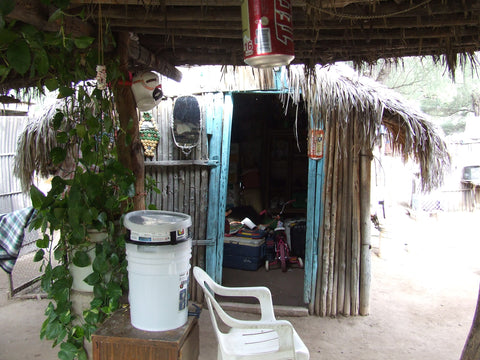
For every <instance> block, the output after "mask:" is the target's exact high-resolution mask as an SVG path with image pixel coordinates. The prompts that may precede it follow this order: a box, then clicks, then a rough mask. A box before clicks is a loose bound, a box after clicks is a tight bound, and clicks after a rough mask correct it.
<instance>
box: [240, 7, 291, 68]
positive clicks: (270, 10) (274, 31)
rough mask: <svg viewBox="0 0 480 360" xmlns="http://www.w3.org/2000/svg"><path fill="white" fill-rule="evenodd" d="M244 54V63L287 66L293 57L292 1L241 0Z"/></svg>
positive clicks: (259, 65) (257, 65) (262, 65)
mask: <svg viewBox="0 0 480 360" xmlns="http://www.w3.org/2000/svg"><path fill="white" fill-rule="evenodd" d="M241 8H242V32H243V35H242V38H243V55H244V61H245V63H246V64H247V65H250V66H253V67H260V68H263V67H275V66H282V65H288V64H290V62H291V61H292V60H293V59H294V57H295V52H294V48H293V22H292V3H291V0H243V1H242V6H241Z"/></svg>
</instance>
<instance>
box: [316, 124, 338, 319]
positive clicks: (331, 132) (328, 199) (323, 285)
mask: <svg viewBox="0 0 480 360" xmlns="http://www.w3.org/2000/svg"><path fill="white" fill-rule="evenodd" d="M326 127H327V129H328V130H327V131H328V136H327V138H328V152H327V154H326V156H328V157H329V158H330V159H329V161H328V168H327V173H326V180H325V214H324V219H325V222H324V225H323V234H324V235H323V249H322V259H321V261H320V263H321V266H319V269H321V272H320V274H319V275H320V276H319V279H321V280H320V294H319V299H320V308H319V315H320V316H326V315H327V289H328V272H329V268H330V262H329V260H330V239H331V211H332V187H333V164H334V161H333V157H334V156H335V154H334V149H335V141H336V134H335V126H334V124H332V122H330V121H328V122H326Z"/></svg>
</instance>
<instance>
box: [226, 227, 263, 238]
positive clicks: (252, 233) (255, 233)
mask: <svg viewBox="0 0 480 360" xmlns="http://www.w3.org/2000/svg"><path fill="white" fill-rule="evenodd" d="M265 234H266V233H265V231H264V230H260V229H258V228H257V229H253V230H250V229H247V228H244V227H243V228H241V229H239V230H238V231H237V232H236V233H235V234H231V235H234V236H239V237H244V238H251V239H260V238H263V237H265Z"/></svg>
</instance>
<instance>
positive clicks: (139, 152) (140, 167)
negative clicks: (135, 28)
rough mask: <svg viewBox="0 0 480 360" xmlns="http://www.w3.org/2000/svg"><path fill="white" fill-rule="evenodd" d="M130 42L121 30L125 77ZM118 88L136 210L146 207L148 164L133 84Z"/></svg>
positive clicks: (124, 157)
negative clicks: (146, 167)
mask: <svg viewBox="0 0 480 360" xmlns="http://www.w3.org/2000/svg"><path fill="white" fill-rule="evenodd" d="M128 42H129V35H128V33H127V32H121V33H120V34H119V36H118V55H119V59H120V71H121V73H122V74H125V76H127V74H128ZM127 78H128V77H127ZM115 90H116V92H115V102H116V105H117V111H118V117H119V119H120V131H119V134H118V137H117V151H118V159H119V161H120V162H121V163H122V164H123V165H124V166H125V167H127V168H128V169H130V170H132V172H133V174H134V175H135V194H136V196H135V198H134V201H133V207H134V210H144V209H145V164H144V159H143V147H142V143H141V142H140V134H139V129H138V115H137V105H136V103H135V99H134V97H133V93H132V89H131V88H130V86H119V85H117V87H116V89H115ZM131 122H132V123H133V126H132V125H131ZM127 140H128V141H127Z"/></svg>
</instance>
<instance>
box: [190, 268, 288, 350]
mask: <svg viewBox="0 0 480 360" xmlns="http://www.w3.org/2000/svg"><path fill="white" fill-rule="evenodd" d="M193 275H194V277H195V279H196V281H197V282H198V284H199V285H200V286H201V287H202V289H203V292H204V294H205V299H206V302H207V305H208V309H209V312H210V318H211V320H212V325H213V327H214V330H215V335H216V337H217V340H218V342H219V344H220V343H221V342H222V339H221V337H222V334H224V333H223V332H222V331H221V330H220V328H219V325H218V322H217V317H216V316H215V313H216V314H217V315H218V318H220V320H221V321H222V322H223V323H224V324H225V325H227V326H229V327H230V328H238V326H239V323H242V321H241V320H239V319H235V318H233V317H231V316H230V315H228V314H227V313H226V312H225V311H224V310H223V309H222V307H221V306H220V304H219V303H218V302H217V300H216V299H215V294H219V295H224V296H229V295H230V296H232V295H234V296H254V297H257V298H260V302H261V303H262V302H263V305H262V306H261V309H262V310H264V312H265V313H266V315H265V316H263V317H262V319H261V320H260V321H259V323H257V324H258V326H262V328H263V329H265V328H264V327H263V326H266V329H270V330H272V329H274V330H275V332H276V334H277V335H276V338H277V340H278V349H277V352H276V354H277V355H273V354H271V356H281V358H282V359H283V358H289V359H295V358H296V355H295V350H294V340H293V333H294V330H293V327H292V325H291V324H290V323H289V322H288V321H286V320H276V319H275V316H274V313H273V304H272V302H271V294H270V291H269V290H268V289H267V288H265V287H243V288H242V287H240V288H229V287H224V286H222V285H219V284H217V283H216V282H215V281H214V280H213V279H212V278H211V277H210V276H209V275H208V274H207V273H206V272H205V271H204V270H202V269H201V268H199V267H194V268H193ZM265 295H266V296H265ZM267 304H268V305H267ZM260 324H263V325H260ZM253 327H254V328H255V327H256V326H255V325H253ZM264 355H265V354H264ZM265 356H266V355H265ZM268 358H271V357H268V356H267V357H265V359H268Z"/></svg>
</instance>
